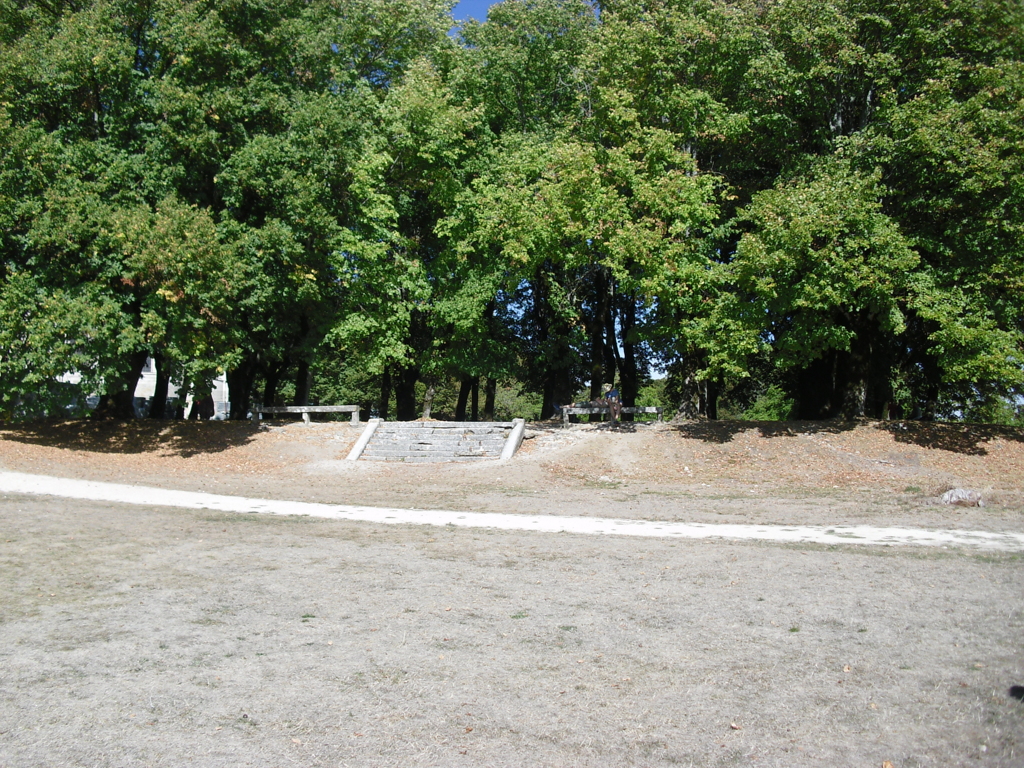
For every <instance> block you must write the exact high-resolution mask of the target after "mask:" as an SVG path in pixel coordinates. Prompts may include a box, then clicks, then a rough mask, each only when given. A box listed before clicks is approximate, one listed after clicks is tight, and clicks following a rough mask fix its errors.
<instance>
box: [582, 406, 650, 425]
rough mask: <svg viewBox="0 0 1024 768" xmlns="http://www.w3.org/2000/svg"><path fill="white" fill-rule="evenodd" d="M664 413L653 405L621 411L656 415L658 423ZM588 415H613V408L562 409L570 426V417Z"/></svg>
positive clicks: (632, 407)
mask: <svg viewBox="0 0 1024 768" xmlns="http://www.w3.org/2000/svg"><path fill="white" fill-rule="evenodd" d="M663 411H664V408H661V407H658V406H652V405H646V406H640V405H637V406H628V407H627V406H623V407H622V408H621V409H620V412H621V413H656V414H658V421H661V418H662V412H663ZM588 413H611V408H609V407H608V406H607V405H566V406H563V407H562V421H563V423H565V424H568V423H569V416H571V415H574V416H582V415H585V414H588Z"/></svg>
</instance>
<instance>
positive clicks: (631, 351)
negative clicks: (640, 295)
mask: <svg viewBox="0 0 1024 768" xmlns="http://www.w3.org/2000/svg"><path fill="white" fill-rule="evenodd" d="M624 310H625V311H624V312H623V313H622V314H620V316H619V317H620V326H621V333H622V359H621V360H619V395H620V396H621V397H622V405H623V406H625V407H627V408H632V407H634V406H635V405H636V397H637V395H638V394H639V391H640V374H639V371H638V370H637V364H636V343H635V334H634V328H636V300H635V299H634V298H633V297H632V296H629V297H627V298H626V304H625V307H624ZM622 420H623V421H633V414H632V413H624V414H622Z"/></svg>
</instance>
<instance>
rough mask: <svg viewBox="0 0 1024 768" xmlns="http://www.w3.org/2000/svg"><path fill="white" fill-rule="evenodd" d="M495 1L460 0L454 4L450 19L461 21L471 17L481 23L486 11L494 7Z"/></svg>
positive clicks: (485, 16)
mask: <svg viewBox="0 0 1024 768" xmlns="http://www.w3.org/2000/svg"><path fill="white" fill-rule="evenodd" d="M494 1H495V0H462V1H461V2H459V3H456V4H455V9H454V10H453V11H452V17H453V18H455V19H458V20H459V21H462V20H463V19H468V18H470V17H471V16H472V17H473V18H474V19H478V20H480V21H483V20H484V19H486V18H487V9H488V8H490V7H491V6H492V5H494Z"/></svg>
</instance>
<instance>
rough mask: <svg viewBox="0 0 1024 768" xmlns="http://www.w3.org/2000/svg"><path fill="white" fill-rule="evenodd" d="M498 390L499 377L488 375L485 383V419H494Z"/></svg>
mask: <svg viewBox="0 0 1024 768" xmlns="http://www.w3.org/2000/svg"><path fill="white" fill-rule="evenodd" d="M497 391H498V381H497V379H492V378H491V377H490V376H488V377H487V380H486V382H485V383H484V421H494V396H495V395H496V394H497Z"/></svg>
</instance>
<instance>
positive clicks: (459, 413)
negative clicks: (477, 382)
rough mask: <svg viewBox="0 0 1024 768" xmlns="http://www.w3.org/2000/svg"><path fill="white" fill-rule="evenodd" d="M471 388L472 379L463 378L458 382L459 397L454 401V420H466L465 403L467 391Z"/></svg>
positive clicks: (467, 397)
mask: <svg viewBox="0 0 1024 768" xmlns="http://www.w3.org/2000/svg"><path fill="white" fill-rule="evenodd" d="M472 389H473V381H472V380H471V379H470V378H468V377H467V378H464V379H462V381H460V382H459V399H458V402H456V403H455V420H456V421H465V420H466V404H467V403H469V393H470V392H471V391H472Z"/></svg>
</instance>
